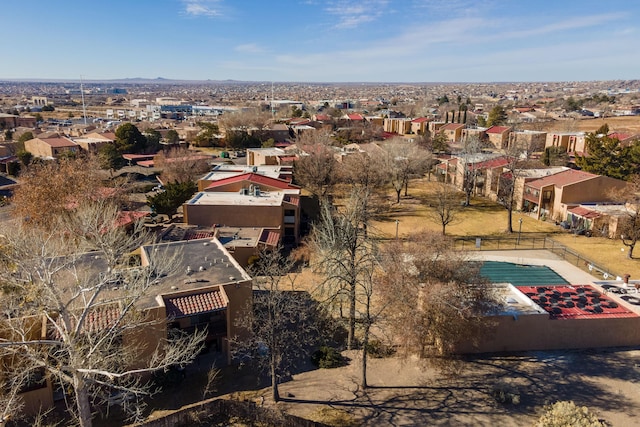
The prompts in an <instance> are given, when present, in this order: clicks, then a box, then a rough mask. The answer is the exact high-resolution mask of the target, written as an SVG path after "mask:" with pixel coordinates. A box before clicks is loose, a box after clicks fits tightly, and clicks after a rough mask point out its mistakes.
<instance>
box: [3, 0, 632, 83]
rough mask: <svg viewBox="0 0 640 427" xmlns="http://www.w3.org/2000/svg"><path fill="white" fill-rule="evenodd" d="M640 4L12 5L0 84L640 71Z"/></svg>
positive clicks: (597, 75)
mask: <svg viewBox="0 0 640 427" xmlns="http://www.w3.org/2000/svg"><path fill="white" fill-rule="evenodd" d="M639 36H640V1H637V0H624V1H622V0H597V1H596V0H579V1H578V0H533V1H531V0H359V1H355V0H352V1H348V0H109V1H105V0H30V1H18V0H5V1H3V2H2V7H1V8H0V40H2V43H1V45H2V56H0V79H72V80H77V79H79V78H80V76H82V78H84V79H85V80H104V79H122V78H136V77H141V78H157V77H162V78H166V79H179V80H242V81H263V82H271V81H273V82H517V81H523V82H539V81H590V80H619V79H624V80H629V79H638V78H640V53H639V48H638V39H639Z"/></svg>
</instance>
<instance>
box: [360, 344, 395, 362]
mask: <svg viewBox="0 0 640 427" xmlns="http://www.w3.org/2000/svg"><path fill="white" fill-rule="evenodd" d="M395 352H396V350H395V349H394V348H393V347H390V346H388V345H385V344H383V343H381V342H380V341H378V340H371V341H369V343H368V344H367V354H368V355H369V356H371V357H375V358H383V357H390V356H393V355H394V354H395Z"/></svg>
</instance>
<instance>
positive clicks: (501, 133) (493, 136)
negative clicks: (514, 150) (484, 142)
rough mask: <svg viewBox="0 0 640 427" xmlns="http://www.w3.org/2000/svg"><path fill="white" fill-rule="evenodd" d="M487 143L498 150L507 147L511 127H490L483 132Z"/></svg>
mask: <svg viewBox="0 0 640 427" xmlns="http://www.w3.org/2000/svg"><path fill="white" fill-rule="evenodd" d="M485 133H486V134H487V137H488V139H489V142H490V143H491V145H493V146H494V147H495V148H497V149H498V150H502V149H503V148H506V147H507V143H508V142H509V134H510V133H511V127H509V126H491V127H490V128H489V129H487V130H486V131H485Z"/></svg>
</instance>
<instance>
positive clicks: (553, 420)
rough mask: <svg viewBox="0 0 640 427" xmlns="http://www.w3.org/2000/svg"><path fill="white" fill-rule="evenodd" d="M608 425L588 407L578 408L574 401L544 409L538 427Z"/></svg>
mask: <svg viewBox="0 0 640 427" xmlns="http://www.w3.org/2000/svg"><path fill="white" fill-rule="evenodd" d="M606 425H607V424H606V423H604V422H603V421H600V420H599V419H598V417H597V416H596V415H595V414H594V413H593V412H591V411H590V410H589V408H587V407H586V406H577V405H576V404H575V403H573V402H572V401H558V402H556V403H554V404H553V405H547V406H545V407H544V413H543V414H542V416H541V417H540V419H539V420H538V423H537V424H536V426H537V427H606Z"/></svg>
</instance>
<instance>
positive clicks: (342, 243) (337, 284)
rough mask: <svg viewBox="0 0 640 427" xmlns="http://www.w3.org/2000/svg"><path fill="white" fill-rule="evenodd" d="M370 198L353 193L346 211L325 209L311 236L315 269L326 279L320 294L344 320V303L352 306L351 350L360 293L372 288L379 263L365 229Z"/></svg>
mask: <svg viewBox="0 0 640 427" xmlns="http://www.w3.org/2000/svg"><path fill="white" fill-rule="evenodd" d="M366 197H367V195H363V194H361V193H360V192H357V191H352V193H351V196H350V198H349V200H348V202H347V204H346V205H345V206H344V208H343V209H342V210H338V209H335V208H332V207H331V206H329V205H325V206H323V209H322V212H321V218H320V220H319V221H318V223H317V224H315V225H314V228H313V232H312V237H311V246H312V247H313V252H314V256H315V260H314V261H313V263H314V265H313V267H314V268H315V269H316V270H317V271H319V272H321V273H322V274H323V276H324V279H325V280H324V281H323V283H322V285H321V286H320V288H319V289H318V291H319V293H320V295H321V296H323V297H324V300H325V302H326V303H327V304H329V305H331V306H333V307H336V306H337V307H338V308H339V311H340V316H341V317H343V304H346V305H347V307H348V314H347V316H346V317H347V319H348V336H347V348H348V349H352V348H353V347H354V346H355V332H356V322H357V300H358V297H359V291H360V290H362V289H366V288H367V287H368V286H369V282H370V280H371V272H372V271H373V269H374V266H375V262H376V261H375V244H374V241H373V240H372V239H371V238H370V237H369V235H368V234H367V233H365V229H364V227H363V226H362V224H363V212H364V209H363V203H364V199H366Z"/></svg>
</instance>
